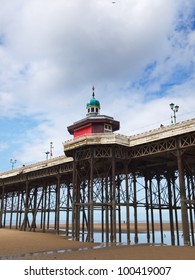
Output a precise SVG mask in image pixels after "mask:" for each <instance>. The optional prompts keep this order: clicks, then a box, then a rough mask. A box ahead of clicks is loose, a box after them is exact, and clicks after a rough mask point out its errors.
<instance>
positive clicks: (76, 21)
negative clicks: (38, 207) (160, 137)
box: [0, 0, 195, 172]
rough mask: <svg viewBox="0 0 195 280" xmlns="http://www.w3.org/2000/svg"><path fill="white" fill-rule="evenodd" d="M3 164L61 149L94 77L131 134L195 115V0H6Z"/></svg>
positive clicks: (1, 15)
mask: <svg viewBox="0 0 195 280" xmlns="http://www.w3.org/2000/svg"><path fill="white" fill-rule="evenodd" d="M0 6H1V10H0V62H1V63H0V126H1V130H0V136H1V137H0V172H3V171H6V170H9V169H10V168H11V164H10V159H11V158H12V159H16V160H17V163H16V165H15V167H20V166H21V165H23V164H30V163H33V162H36V161H41V160H45V158H46V157H45V152H46V151H48V150H49V145H50V142H51V141H52V142H53V143H54V144H53V145H54V150H53V154H54V156H58V155H62V154H63V145H62V143H63V141H65V140H68V139H70V138H71V136H70V135H69V134H68V132H67V129H66V127H67V126H68V125H70V124H72V123H73V122H74V121H77V120H79V119H81V118H83V117H84V116H85V114H86V111H85V106H86V103H87V102H88V101H89V99H90V98H91V94H92V86H93V85H94V86H95V93H96V98H97V99H98V100H99V101H100V103H101V113H102V114H107V115H110V116H113V117H114V118H115V119H117V120H119V121H120V122H121V129H120V133H122V134H125V135H132V134H136V133H139V132H143V131H147V130H150V129H153V128H157V127H159V126H160V124H161V123H162V124H164V125H169V124H170V122H171V114H172V112H171V110H170V107H169V104H170V103H171V102H173V103H174V104H177V105H179V106H180V107H179V112H178V113H177V121H183V120H186V119H191V118H194V117H195V108H194V104H195V94H194V90H195V2H194V0H185V1H184V0H183V1H182V0H177V1H175V0H158V1H155V0H147V1H145V0H120V1H119V0H118V1H116V3H115V4H113V3H112V1H109V0H90V1H89V0H71V1H70V0H57V1H53V0H28V1H26V0H14V1H12V0H0Z"/></svg>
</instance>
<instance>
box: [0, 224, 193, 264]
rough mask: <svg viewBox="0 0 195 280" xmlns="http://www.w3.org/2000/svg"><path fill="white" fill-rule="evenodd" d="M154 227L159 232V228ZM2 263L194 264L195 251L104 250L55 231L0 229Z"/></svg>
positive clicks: (116, 247)
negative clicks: (31, 260) (112, 261)
mask: <svg viewBox="0 0 195 280" xmlns="http://www.w3.org/2000/svg"><path fill="white" fill-rule="evenodd" d="M124 226H125V225H124ZM155 227H156V229H158V227H159V225H158V224H156V225H155ZM168 228H169V225H168V224H167V229H168ZM96 230H100V226H96ZM164 230H166V228H165V226H164ZM139 231H145V225H144V224H139ZM0 259H16V260H28V259H34V260H38V259H40V260H41V259H42V260H63V259H64V260H81V259H82V260H96V259H97V260H195V247H192V246H154V245H148V244H139V245H109V246H107V247H105V245H104V246H102V244H100V243H87V242H78V241H72V240H68V239H67V237H65V236H59V235H56V234H55V233H54V231H52V232H48V233H42V232H29V231H19V230H14V229H11V230H10V229H0Z"/></svg>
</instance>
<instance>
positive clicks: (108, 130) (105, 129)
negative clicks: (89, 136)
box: [104, 124, 112, 132]
mask: <svg viewBox="0 0 195 280" xmlns="http://www.w3.org/2000/svg"><path fill="white" fill-rule="evenodd" d="M104 132H112V126H111V125H110V124H104Z"/></svg>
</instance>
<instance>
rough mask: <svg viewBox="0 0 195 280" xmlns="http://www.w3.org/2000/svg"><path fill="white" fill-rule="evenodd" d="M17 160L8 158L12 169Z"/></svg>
mask: <svg viewBox="0 0 195 280" xmlns="http://www.w3.org/2000/svg"><path fill="white" fill-rule="evenodd" d="M16 162H17V160H16V159H12V158H11V159H10V163H11V165H12V170H13V169H14V165H15V164H16Z"/></svg>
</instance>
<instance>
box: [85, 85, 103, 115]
mask: <svg viewBox="0 0 195 280" xmlns="http://www.w3.org/2000/svg"><path fill="white" fill-rule="evenodd" d="M92 90H93V92H92V98H91V100H90V101H89V102H87V105H86V108H87V115H89V114H96V115H97V114H99V113H100V102H99V101H98V100H97V99H96V98H95V93H94V90H95V88H94V86H93V88H92Z"/></svg>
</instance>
